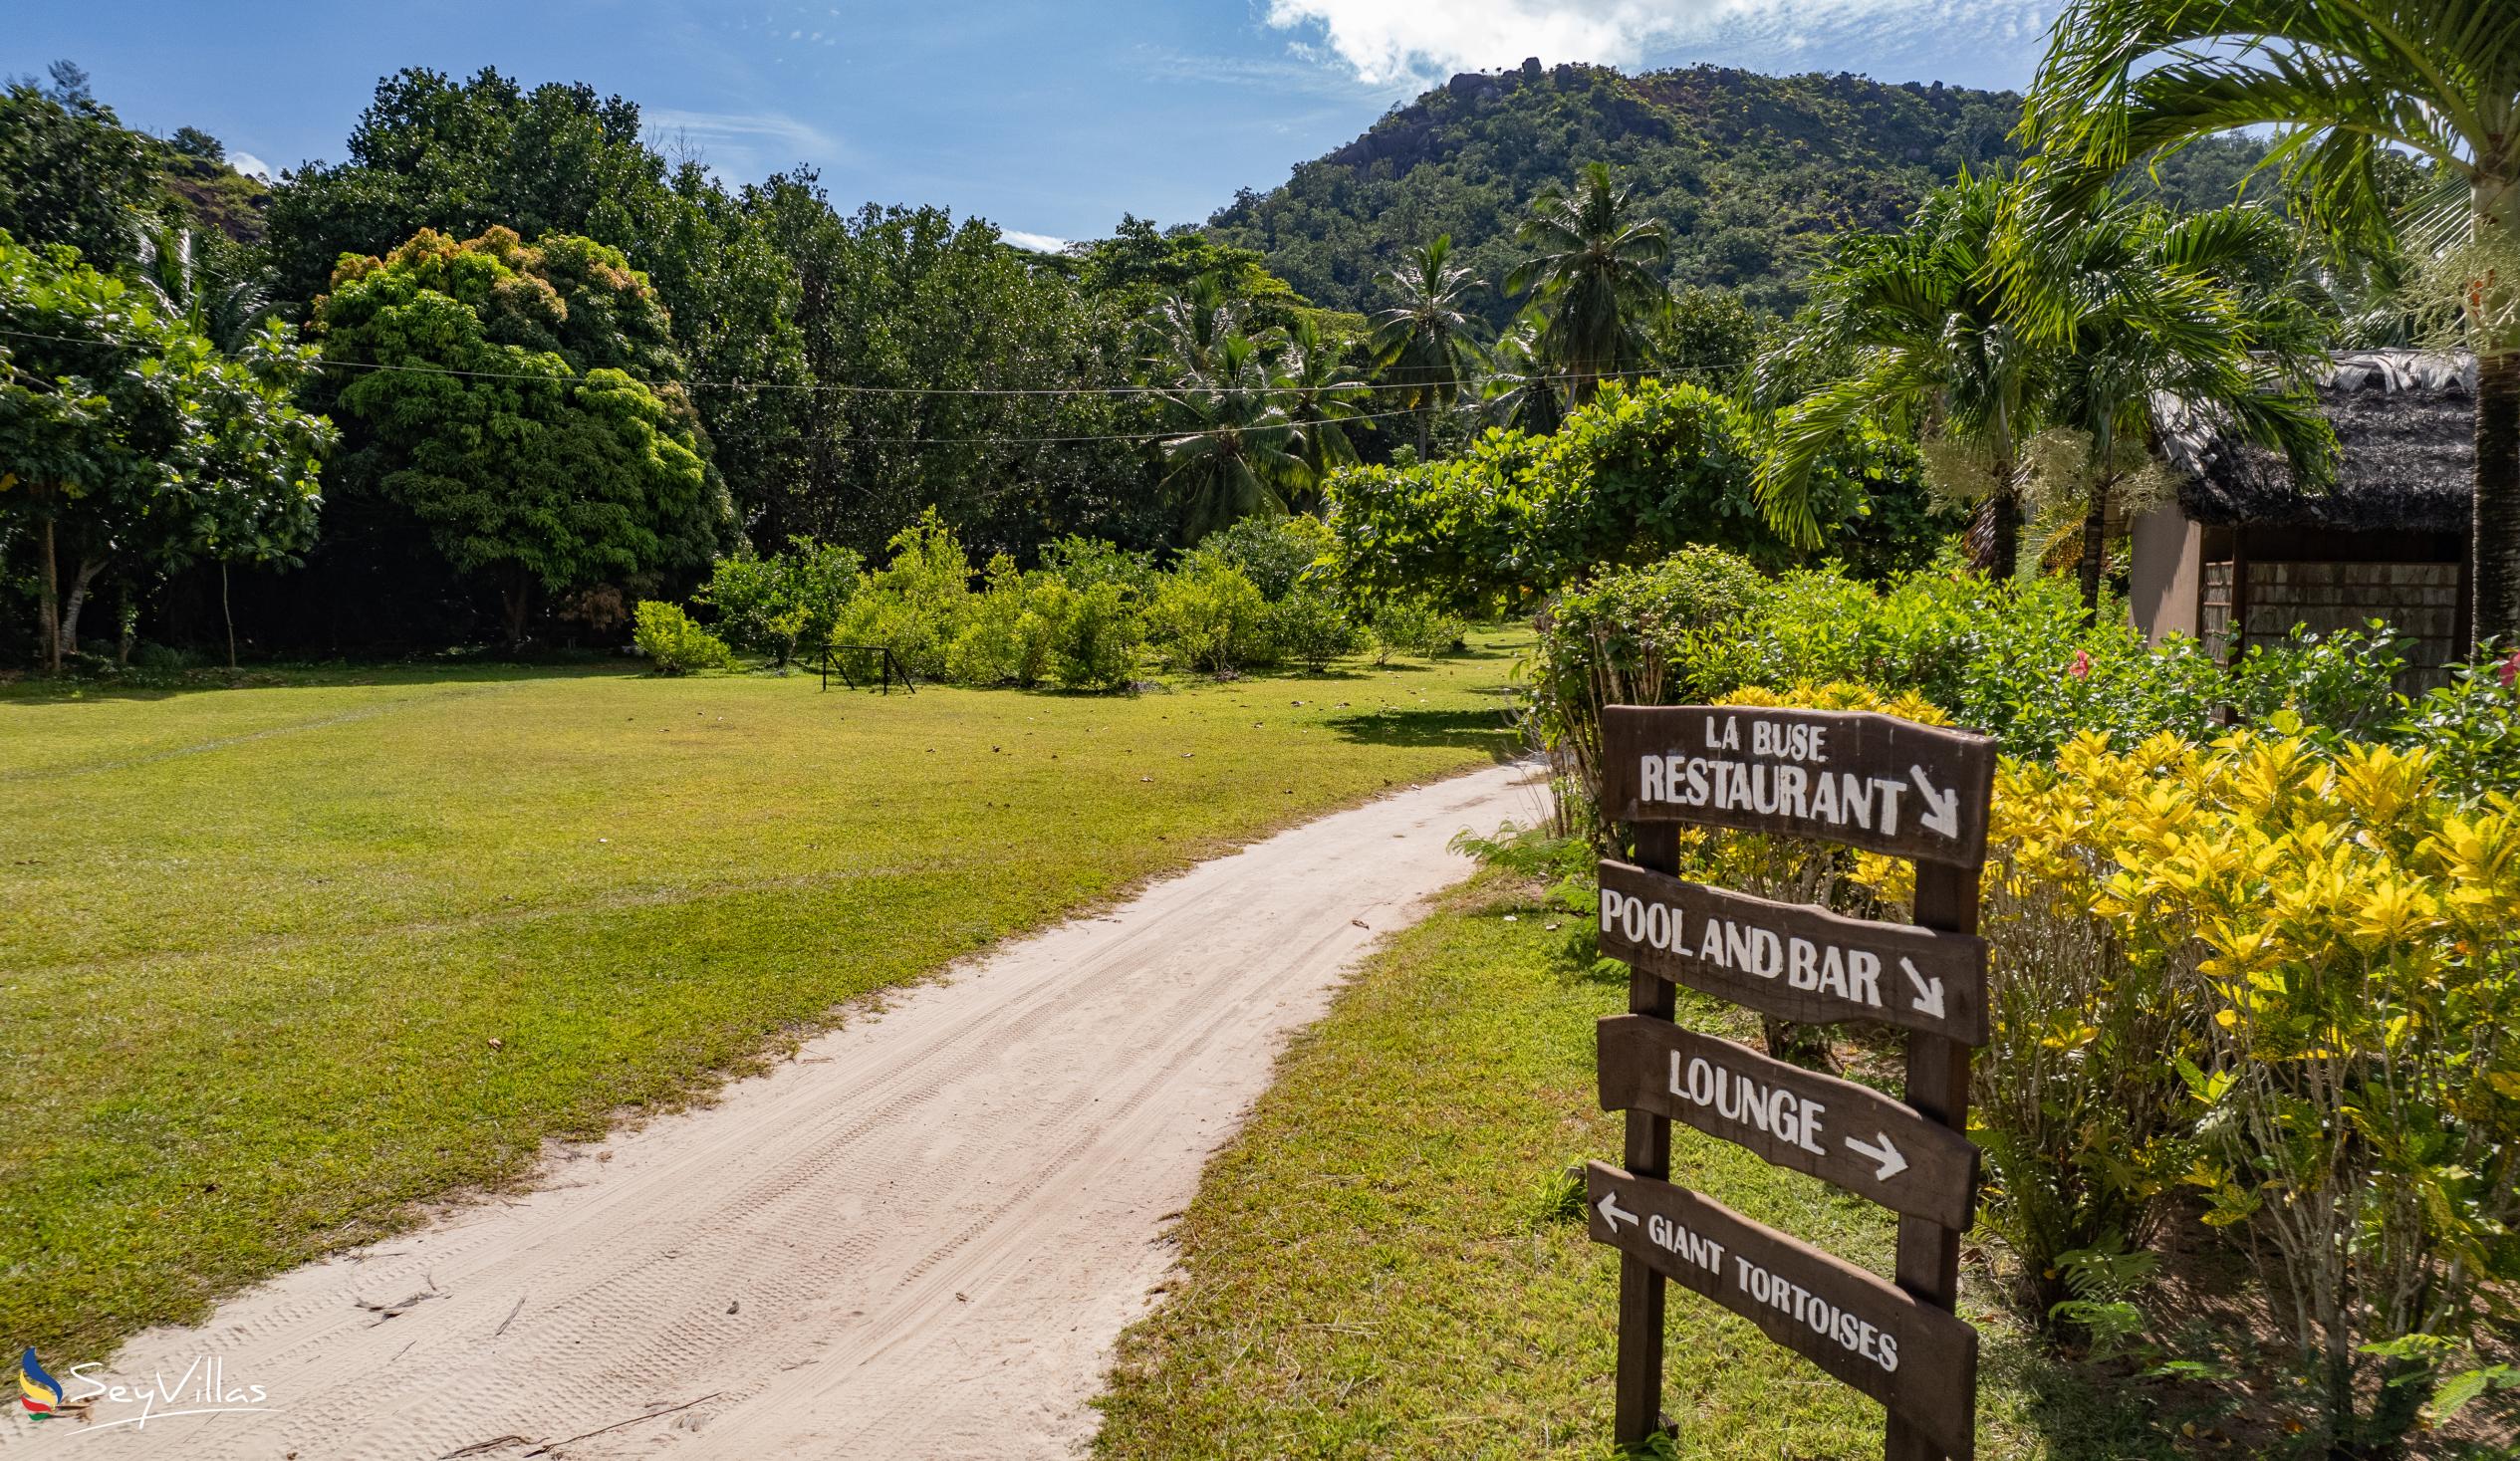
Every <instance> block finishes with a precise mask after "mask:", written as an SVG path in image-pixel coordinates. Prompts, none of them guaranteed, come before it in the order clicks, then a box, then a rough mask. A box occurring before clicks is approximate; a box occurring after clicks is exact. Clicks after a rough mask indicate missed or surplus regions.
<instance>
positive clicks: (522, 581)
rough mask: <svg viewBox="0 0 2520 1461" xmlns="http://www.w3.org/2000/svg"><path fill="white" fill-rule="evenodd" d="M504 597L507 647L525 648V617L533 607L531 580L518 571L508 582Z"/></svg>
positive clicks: (522, 571)
mask: <svg viewBox="0 0 2520 1461" xmlns="http://www.w3.org/2000/svg"><path fill="white" fill-rule="evenodd" d="M504 597H505V599H506V601H507V616H508V647H509V648H510V649H522V648H524V647H525V617H526V614H527V613H528V612H529V611H530V610H531V609H533V607H534V581H533V579H532V578H530V577H528V576H527V575H526V573H525V571H524V570H522V569H519V570H518V571H517V574H516V577H515V578H513V579H511V580H509V581H508V587H507V592H506V594H505V596H504Z"/></svg>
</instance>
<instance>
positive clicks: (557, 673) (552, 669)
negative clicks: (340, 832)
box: [0, 655, 647, 707]
mask: <svg viewBox="0 0 2520 1461" xmlns="http://www.w3.org/2000/svg"><path fill="white" fill-rule="evenodd" d="M646 672H647V666H646V664H645V663H644V662H643V661H640V660H635V659H624V658H621V657H619V656H616V655H605V656H602V657H600V658H598V657H589V658H586V659H568V660H561V659H550V660H493V659H483V660H450V661H444V662H439V661H412V660H388V661H378V662H375V663H366V664H363V663H358V662H355V661H353V662H344V661H339V660H335V661H330V662H325V663H313V664H267V665H248V666H245V667H244V668H241V669H235V670H230V669H226V668H218V669H174V670H143V669H134V670H128V671H126V672H123V673H120V674H97V675H80V674H65V675H58V676H56V675H45V674H20V675H14V676H11V675H0V707H4V706H9V705H53V704H62V703H66V702H69V701H74V700H80V701H92V700H172V699H176V698H178V697H180V696H185V695H203V694H210V693H213V692H216V691H220V690H316V689H338V688H340V687H342V686H345V685H407V686H412V687H426V686H430V685H469V684H499V683H523V682H525V681H528V680H583V679H620V678H625V677H631V676H636V675H642V674H645V673H646Z"/></svg>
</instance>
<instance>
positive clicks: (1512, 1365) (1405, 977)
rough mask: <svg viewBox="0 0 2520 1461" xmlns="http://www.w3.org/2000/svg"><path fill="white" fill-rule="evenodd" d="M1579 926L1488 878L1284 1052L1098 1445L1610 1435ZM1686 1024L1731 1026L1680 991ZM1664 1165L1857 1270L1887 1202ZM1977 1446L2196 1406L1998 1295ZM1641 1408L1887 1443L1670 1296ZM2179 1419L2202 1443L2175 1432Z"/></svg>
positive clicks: (1733, 1448)
mask: <svg viewBox="0 0 2520 1461" xmlns="http://www.w3.org/2000/svg"><path fill="white" fill-rule="evenodd" d="M1592 938H1593V925H1592V922H1591V920H1590V919H1589V918H1587V917H1584V916H1581V915H1578V914H1575V913H1570V912H1567V911H1565V910H1564V909H1563V908H1555V907H1552V906H1551V905H1550V904H1548V903H1547V902H1544V901H1542V900H1541V898H1540V895H1539V894H1538V892H1537V890H1536V888H1535V887H1531V886H1525V885H1523V884H1521V883H1519V882H1517V881H1516V880H1514V879H1512V878H1510V877H1507V876H1505V875H1503V874H1489V875H1487V876H1485V877H1483V878H1482V879H1480V880H1479V881H1477V882H1475V883H1473V884H1471V885H1470V886H1469V887H1467V888H1465V889H1463V890H1462V891H1460V892H1459V893H1457V894H1456V895H1455V896H1454V897H1453V898H1452V899H1451V900H1450V902H1449V903H1448V905H1447V906H1446V907H1445V908H1444V909H1443V910H1442V911H1439V912H1438V913H1437V914H1436V915H1435V916H1434V917H1433V918H1431V919H1429V920H1428V921H1426V922H1425V923H1423V924H1420V925H1419V926H1417V927H1416V928H1413V929H1410V930H1408V931H1406V932H1404V933H1402V934H1400V935H1399V936H1398V937H1397V939H1396V940H1395V941H1394V943H1393V944H1392V945H1391V947H1390V948H1388V949H1387V950H1386V951H1385V952H1384V953H1383V954H1381V955H1380V956H1378V957H1377V958H1376V959H1375V960H1374V961H1373V962H1372V963H1371V964H1370V965H1369V966H1368V968H1367V970H1366V971H1365V973H1364V974H1363V975H1361V976H1360V977H1359V979H1358V980H1357V982H1356V983H1355V984H1354V985H1353V986H1352V987H1351V988H1349V989H1348V990H1347V991H1345V992H1344V993H1343V994H1342V996H1341V997H1340V999H1339V1001H1338V1003H1337V1004H1336V1006H1335V1007H1334V1008H1333V1010H1332V1012H1331V1013H1330V1015H1329V1016H1328V1018H1327V1019H1325V1020H1324V1021H1323V1022H1322V1023H1321V1024H1320V1025H1318V1026H1316V1027H1314V1028H1313V1029H1312V1030H1311V1031H1309V1032H1307V1033H1306V1034H1305V1035H1303V1036H1302V1037H1300V1038H1299V1039H1298V1040H1297V1041H1296V1042H1295V1044H1294V1045H1293V1046H1292V1048H1291V1049H1290V1050H1289V1051H1288V1053H1287V1055H1286V1056H1285V1057H1284V1058H1283V1060H1282V1062H1281V1064H1280V1067H1279V1070H1278V1076H1277V1081H1276V1084H1275V1086H1274V1087H1273V1088H1272V1090H1271V1091H1270V1093H1269V1094H1268V1095H1267V1096H1265V1097H1264V1098H1263V1099H1262V1101H1261V1102H1260V1104H1259V1107H1258V1109H1257V1110H1256V1112H1255V1114H1254V1116H1253V1118H1252V1120H1251V1122H1250V1124H1249V1125H1248V1126H1247V1127H1246V1128H1245V1129H1244V1130H1243V1131H1242V1133H1241V1134H1240V1135H1239V1136H1238V1137H1237V1138H1236V1139H1235V1140H1234V1141H1233V1143H1232V1144H1231V1145H1229V1146H1228V1147H1227V1148H1226V1149H1225V1150H1224V1151H1223V1152H1221V1153H1219V1154H1218V1156H1217V1157H1216V1159H1215V1161H1214V1162H1213V1164H1212V1165H1211V1166H1210V1167H1209V1169H1208V1172H1207V1174H1206V1177H1205V1179H1204V1181H1203V1183H1202V1185H1201V1187H1200V1191H1199V1195H1198V1197H1197V1199H1196V1200H1195V1202H1193V1204H1192V1205H1191V1207H1190V1209H1189V1211H1188V1212H1187V1213H1186V1214H1185V1215H1184V1217H1183V1219H1182V1221H1181V1223H1180V1225H1179V1227H1178V1228H1177V1229H1176V1237H1177V1238H1178V1240H1179V1242H1180V1246H1181V1252H1182V1263H1183V1273H1182V1275H1181V1276H1180V1277H1179V1278H1178V1279H1177V1280H1176V1283H1175V1287H1174V1290H1173V1292H1172V1294H1171V1295H1170V1297H1169V1298H1168V1299H1167V1300H1166V1302H1165V1303H1164V1306H1163V1307H1162V1308H1161V1309H1160V1310H1158V1311H1156V1312H1155V1313H1154V1314H1153V1315H1152V1316H1150V1317H1148V1318H1147V1319H1146V1320H1144V1321H1143V1322H1141V1323H1140V1324H1138V1325H1137V1326H1136V1327H1135V1328H1134V1329H1132V1330H1131V1331H1130V1332H1129V1334H1128V1335H1127V1336H1126V1337H1125V1339H1123V1341H1122V1344H1121V1353H1120V1358H1119V1362H1118V1364H1117V1367H1116V1369H1115V1372H1114V1374H1113V1377H1112V1381H1111V1388H1110V1391H1109V1392H1108V1393H1107V1394H1106V1395H1105V1396H1104V1398H1103V1399H1102V1400H1101V1401H1100V1404H1101V1406H1102V1408H1103V1411H1104V1417H1105V1419H1104V1426H1103V1432H1102V1436H1101V1438H1100V1441H1099V1443H1098V1447H1097V1454H1098V1455H1099V1456H1101V1457H1104V1458H1107V1461H1158V1458H1161V1461H1174V1458H1183V1461H1186V1458H1211V1457H1214V1458H1222V1457H1240V1456H1270V1457H1343V1458H1345V1457H1360V1456H1407V1457H1419V1456H1446V1457H1495V1458H1500V1461H1502V1458H1524V1457H1533V1456H1571V1457H1593V1456H1603V1455H1607V1454H1609V1448H1608V1445H1607V1441H1606V1438H1607V1437H1608V1435H1609V1433H1610V1422H1611V1414H1610V1400H1611V1395H1610V1375H1611V1370H1612V1363H1613V1354H1614V1335H1613V1328H1614V1323H1615V1318H1616V1313H1617V1300H1618V1261H1617V1257H1616V1255H1615V1254H1614V1253H1613V1252H1612V1250H1610V1249H1608V1248H1606V1247H1603V1246H1601V1245H1598V1244H1595V1243H1593V1242H1592V1241H1591V1240H1590V1239H1589V1238H1587V1236H1586V1234H1585V1228H1584V1223H1583V1214H1582V1192H1581V1188H1580V1187H1577V1188H1575V1189H1574V1190H1573V1191H1570V1190H1569V1188H1568V1186H1567V1184H1566V1183H1565V1182H1564V1181H1563V1179H1562V1177H1561V1174H1562V1173H1563V1172H1564V1171H1565V1169H1566V1168H1567V1167H1568V1166H1570V1165H1572V1164H1574V1163H1576V1162H1579V1161H1580V1160H1581V1159H1583V1158H1584V1157H1587V1156H1603V1157H1608V1158H1611V1159H1614V1160H1615V1159H1616V1158H1617V1155H1618V1153H1619V1149H1620V1137H1619V1132H1620V1126H1619V1118H1618V1117H1617V1116H1615V1115H1605V1114H1603V1113H1602V1112H1600V1111H1598V1110H1597V1109H1596V1108H1595V1096H1594V1084H1593V1058H1594V1047H1593V1026H1594V1022H1595V1021H1596V1020H1598V1019H1599V1018H1600V1017H1602V1016H1604V1015H1607V1014H1614V1013H1618V1012H1620V1011H1621V1010H1623V1009H1624V1008H1625V1004H1626V997H1627V978H1626V973H1625V971H1624V969H1621V968H1619V966H1616V965H1607V964H1597V963H1596V962H1595V960H1594V959H1593V957H1592V954H1591V947H1592ZM1680 1000H1681V1008H1680V1018H1681V1020H1682V1021H1683V1022H1685V1023H1687V1024H1690V1025H1691V1026H1693V1027H1695V1028H1698V1029H1702V1030H1709V1031H1714V1032H1716V1033H1721V1034H1727V1035H1731V1036H1733V1037H1735V1038H1749V1039H1755V1031H1756V1023H1755V1020H1754V1019H1753V1018H1750V1017H1747V1016H1745V1015H1744V1014H1743V1013H1742V1012H1740V1011H1737V1010H1734V1009H1731V1008H1729V1007H1724V1006H1720V1005H1718V1004H1715V1003H1714V1002H1711V1001H1707V1000H1703V999H1700V998H1697V997H1695V996H1693V995H1691V994H1690V993H1689V992H1687V991H1685V990H1683V991H1681V993H1680ZM1672 1167H1673V1175H1674V1178H1675V1179H1676V1180H1678V1181H1680V1182H1682V1183H1684V1184H1686V1185H1688V1186H1691V1187H1695V1188H1697V1189H1699V1190H1701V1191H1704V1192H1707V1193H1710V1194H1711V1195H1713V1196H1715V1197H1717V1198H1719V1199H1720V1200H1722V1201H1723V1202H1725V1203H1727V1204H1729V1205H1731V1206H1732V1207H1733V1208H1735V1209H1736V1210H1738V1211H1740V1212H1742V1213H1744V1214H1745V1215H1747V1216H1749V1217H1752V1218H1755V1219H1757V1220H1759V1221H1761V1222H1765V1223H1769V1224H1772V1225H1774V1226H1776V1227H1780V1228H1782V1229H1784V1230H1786V1231H1787V1232H1790V1233H1794V1234H1796V1235H1798V1236H1800V1237H1802V1238H1804V1239H1806V1240H1808V1241H1810V1242H1813V1243H1815V1244H1817V1245H1819V1246H1820V1247H1822V1248H1824V1249H1827V1250H1829V1251H1831V1252H1834V1253H1837V1254H1839V1255H1842V1256H1844V1257H1848V1258H1852V1259H1855V1260H1856V1261H1858V1262H1862V1263H1864V1264H1866V1265H1868V1266H1870V1267H1872V1268H1873V1269H1874V1270H1875V1271H1876V1272H1881V1273H1887V1272H1888V1271H1889V1268H1890V1260H1891V1255H1892V1248H1893V1244H1894V1237H1895V1227H1894V1219H1893V1218H1892V1217H1891V1216H1890V1214H1889V1213H1887V1212H1885V1211H1883V1210H1881V1209H1878V1208H1875V1207H1873V1206H1871V1205H1870V1204H1867V1203H1865V1202H1862V1201H1859V1200H1857V1199H1856V1198H1854V1197H1851V1196H1848V1195H1845V1194H1843V1193H1840V1192H1838V1191H1837V1190H1836V1189H1835V1188H1832V1187H1829V1186H1827V1185H1825V1184H1823V1183H1821V1182H1819V1181H1818V1180H1816V1179H1814V1178H1810V1177H1806V1176H1803V1175H1801V1174H1799V1173H1795V1172H1788V1171H1784V1170H1782V1169H1779V1168H1775V1167H1771V1166H1768V1165H1767V1164H1766V1163H1764V1162H1761V1161H1760V1160H1759V1159H1758V1158H1756V1157H1754V1156H1752V1155H1750V1154H1749V1153H1748V1152H1746V1151H1743V1150H1741V1149H1739V1148H1737V1147H1734V1146H1730V1145H1728V1144H1726V1143H1723V1142H1719V1141H1715V1140H1713V1139H1711V1138H1708V1137H1705V1136H1702V1135H1700V1134H1698V1133H1697V1132H1695V1131H1692V1130H1689V1129H1688V1128H1686V1127H1684V1126H1676V1125H1675V1128H1674V1130H1673V1131H1672ZM1964 1283H1965V1284H1966V1285H1967V1287H1966V1288H1965V1289H1964V1298H1963V1303H1962V1305H1961V1312H1962V1314H1963V1315H1964V1316H1965V1317H1967V1318H1969V1319H1970V1320H1972V1321H1973V1322H1974V1323H1976V1324H1977V1325H1978V1326H1979V1329H1980V1331H1981V1333H1982V1334H1983V1336H1984V1348H1983V1351H1982V1359H1981V1366H1980V1371H1981V1393H1980V1401H1979V1407H1980V1440H1979V1454H1980V1455H1982V1456H1987V1457H2044V1458H2059V1461H2064V1458H2073V1461H2100V1458H2123V1457H2168V1456H2174V1455H2181V1454H2188V1453H2190V1452H2191V1451H2193V1450H2195V1449H2197V1448H2199V1447H2202V1448H2205V1449H2210V1448H2211V1446H2212V1438H2211V1437H2212V1432H2211V1430H2210V1421H2211V1414H2210V1412H2209V1411H2207V1410H2202V1409H2199V1408H2197V1407H2198V1405H2200V1404H2204V1405H2210V1403H2211V1401H2210V1399H2209V1398H2206V1399H2202V1400H2199V1399H2196V1398H2194V1397H2188V1396H2185V1395H2182V1394H2179V1393H2175V1392H2172V1391H2169V1390H2166V1389H2163V1388H2160V1387H2155V1386H2148V1385H2143V1384H2142V1383H2141V1382H2138V1381H2134V1380H2129V1379H2125V1378H2123V1377H2122V1375H2120V1374H2117V1373H2113V1372H2111V1371H2108V1370H2105V1369H2103V1368H2098V1367H2092V1366H2084V1365H2079V1364H2072V1363H2065V1362H2060V1361H2055V1360H2052V1359H2050V1358H2048V1357H2047V1356H2045V1355H2044V1354H2042V1353H2041V1352H2040V1350H2039V1349H2038V1347H2037V1346H2036V1345H2035V1344H2034V1343H2033V1342H2032V1341H2031V1340H2030V1339H2028V1338H2027V1337H2026V1336H2025V1335H2024V1334H2023V1333H2022V1332H2021V1331H2020V1330H2019V1329H2018V1328H2016V1327H2014V1326H2013V1325H2011V1324H2010V1323H2009V1322H2008V1321H2007V1320H2006V1319H2005V1318H2004V1317H2002V1316H2001V1315H1998V1314H1996V1313H1993V1312H1992V1309H1993V1304H1992V1301H1991V1299H1990V1298H1989V1297H1988V1296H1989V1295H1990V1294H1991V1293H1992V1292H1993V1291H1992V1288H1991V1285H1990V1284H1989V1283H1988V1282H1987V1281H1986V1277H1985V1275H1984V1274H1983V1273H1976V1272H1972V1273H1969V1274H1968V1275H1967V1276H1966V1279H1965V1280H1964ZM1669 1312H1670V1339H1669V1343H1668V1346H1667V1355H1668V1358H1667V1364H1668V1371H1667V1375H1668V1377H1667V1381H1666V1386H1665V1397H1664V1405H1665V1408H1666V1409H1667V1410H1668V1411H1669V1413H1670V1414H1671V1415H1672V1416H1673V1417H1674V1419H1676V1420H1677V1421H1678V1422H1679V1426H1680V1438H1679V1444H1678V1448H1677V1453H1678V1454H1679V1455H1681V1456H1687V1457H1692V1458H1696V1457H1707V1458H1714V1457H1743V1458H1748V1457H1759V1458H1768V1461H1781V1458H1804V1457H1860V1456H1867V1455H1873V1456H1878V1455H1880V1454H1881V1446H1882V1420H1881V1409H1880V1407H1879V1406H1877V1405H1875V1404H1874V1403H1873V1402H1871V1401H1869V1400H1866V1399H1864V1398H1863V1397H1862V1396H1860V1395H1858V1394H1856V1393H1855V1392H1854V1391H1853V1390H1850V1389H1848V1388H1846V1387H1845V1386H1843V1385H1840V1384H1838V1383H1837V1382H1836V1381H1834V1380H1831V1379H1829V1378H1827V1377H1826V1376H1825V1375H1824V1374H1823V1373H1822V1372H1821V1371H1820V1370H1819V1369H1818V1368H1816V1367H1815V1366H1813V1365H1812V1364H1810V1363H1809V1362H1808V1361H1806V1360H1803V1359H1801V1358H1799V1357H1798V1356H1796V1355H1794V1354H1792V1353H1790V1352H1789V1351H1787V1350H1784V1349H1781V1348H1778V1347H1777V1346H1775V1345H1774V1344H1772V1343H1770V1342H1769V1341H1768V1340H1767V1339H1766V1338H1765V1337H1763V1336H1761V1335H1760V1334H1759V1333H1758V1332H1757V1331H1756V1330H1754V1329H1752V1328H1751V1327H1750V1326H1749V1325H1748V1324H1747V1323H1745V1322H1743V1321H1741V1320H1737V1319H1734V1318H1732V1317H1731V1316H1729V1315H1726V1314H1724V1313H1723V1312H1722V1311H1720V1310H1718V1309H1716V1308H1715V1307H1714V1306H1713V1305H1712V1304H1710V1303H1708V1302H1706V1301H1704V1300H1702V1299H1699V1298H1698V1297H1696V1296H1695V1295H1692V1294H1689V1293H1687V1292H1686V1291H1684V1290H1680V1289H1678V1288H1676V1287H1674V1289H1673V1290H1672V1294H1671V1300H1670V1311H1669ZM2183 1425H2194V1426H2196V1427H2197V1435H2196V1437H2186V1436H2182V1435H2181V1431H2180V1427H2181V1426H2183Z"/></svg>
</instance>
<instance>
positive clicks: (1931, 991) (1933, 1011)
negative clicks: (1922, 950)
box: [1898, 954, 1942, 1020]
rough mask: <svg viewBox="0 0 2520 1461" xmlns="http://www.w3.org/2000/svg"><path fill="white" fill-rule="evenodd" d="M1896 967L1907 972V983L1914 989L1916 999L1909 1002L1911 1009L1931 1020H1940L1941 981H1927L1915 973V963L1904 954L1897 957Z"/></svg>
mask: <svg viewBox="0 0 2520 1461" xmlns="http://www.w3.org/2000/svg"><path fill="white" fill-rule="evenodd" d="M1898 967H1900V968H1901V969H1904V970H1906V971H1907V982H1908V983H1909V984H1912V985H1914V986H1915V987H1916V997H1915V999H1914V1000H1912V1001H1910V1002H1909V1003H1910V1005H1911V1007H1912V1008H1914V1009H1916V1010H1918V1011H1921V1012H1922V1013H1923V1014H1925V1015H1926V1016H1927V1017H1929V1018H1931V1019H1936V1020H1939V1019H1941V1018H1942V981H1941V980H1939V979H1927V978H1926V977H1925V976H1924V975H1922V974H1919V973H1917V972H1916V961H1915V960H1913V959H1910V958H1908V957H1907V956H1906V955H1905V954H1901V955H1899V956H1898Z"/></svg>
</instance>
